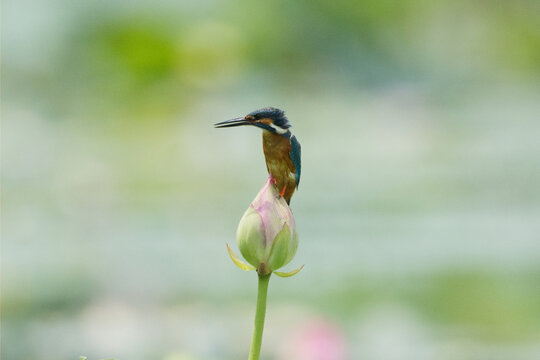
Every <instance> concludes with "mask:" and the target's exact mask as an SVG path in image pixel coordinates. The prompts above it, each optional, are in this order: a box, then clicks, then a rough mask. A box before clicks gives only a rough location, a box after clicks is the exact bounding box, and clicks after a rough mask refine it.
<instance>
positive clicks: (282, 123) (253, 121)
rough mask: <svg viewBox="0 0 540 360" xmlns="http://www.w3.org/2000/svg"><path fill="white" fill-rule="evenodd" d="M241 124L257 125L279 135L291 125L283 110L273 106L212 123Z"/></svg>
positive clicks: (223, 124) (219, 124)
mask: <svg viewBox="0 0 540 360" xmlns="http://www.w3.org/2000/svg"><path fill="white" fill-rule="evenodd" d="M242 125H252V126H257V127H260V128H261V129H264V130H268V131H270V132H272V133H274V134H280V135H283V134H285V133H287V132H288V131H289V130H288V129H289V128H290V127H291V125H290V124H289V120H288V119H287V117H286V116H285V112H284V111H283V110H280V109H276V108H273V107H265V108H262V109H259V110H255V111H252V112H250V113H249V114H247V115H246V116H242V117H238V118H235V119H231V120H227V121H222V122H219V123H217V124H214V127H216V128H225V127H233V126H242Z"/></svg>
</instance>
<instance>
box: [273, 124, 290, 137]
mask: <svg viewBox="0 0 540 360" xmlns="http://www.w3.org/2000/svg"><path fill="white" fill-rule="evenodd" d="M270 126H271V127H272V129H274V130H276V132H277V133H278V134H281V135H283V134H285V133H286V132H287V130H284V129H282V128H280V127H279V126H276V125H274V124H270Z"/></svg>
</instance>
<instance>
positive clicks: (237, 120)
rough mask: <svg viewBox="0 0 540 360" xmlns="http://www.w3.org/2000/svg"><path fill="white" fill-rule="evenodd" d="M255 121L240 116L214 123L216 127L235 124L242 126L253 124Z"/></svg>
mask: <svg viewBox="0 0 540 360" xmlns="http://www.w3.org/2000/svg"><path fill="white" fill-rule="evenodd" d="M252 124H253V122H252V121H250V120H246V119H245V118H244V117H239V118H235V119H231V120H227V121H222V122H218V123H217V124H214V127H215V128H226V127H234V126H242V125H252Z"/></svg>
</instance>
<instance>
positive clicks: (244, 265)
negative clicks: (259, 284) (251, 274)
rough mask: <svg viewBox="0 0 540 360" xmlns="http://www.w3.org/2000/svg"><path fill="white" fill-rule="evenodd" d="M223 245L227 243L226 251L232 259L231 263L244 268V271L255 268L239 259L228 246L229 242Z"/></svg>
mask: <svg viewBox="0 0 540 360" xmlns="http://www.w3.org/2000/svg"><path fill="white" fill-rule="evenodd" d="M225 245H227V251H228V252H229V256H230V257H231V260H232V261H233V263H234V264H235V265H236V266H238V267H239V268H240V269H242V270H245V271H251V270H255V268H254V267H253V266H251V265H249V264H246V263H245V262H243V261H242V260H240V258H238V256H236V255H235V254H234V253H233V251H232V250H231V248H230V247H229V244H227V243H225Z"/></svg>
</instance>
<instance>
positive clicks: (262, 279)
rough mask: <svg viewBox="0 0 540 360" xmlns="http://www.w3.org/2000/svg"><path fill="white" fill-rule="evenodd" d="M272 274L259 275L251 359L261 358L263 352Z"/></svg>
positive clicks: (250, 352) (257, 359)
mask: <svg viewBox="0 0 540 360" xmlns="http://www.w3.org/2000/svg"><path fill="white" fill-rule="evenodd" d="M270 275H271V273H270V274H267V275H259V286H258V290H257V310H255V327H254V328H253V338H252V339H251V350H250V351H249V360H259V354H260V353H261V343H262V334H263V329H264V316H265V314H266V295H267V293H268V282H269V281H270Z"/></svg>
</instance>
